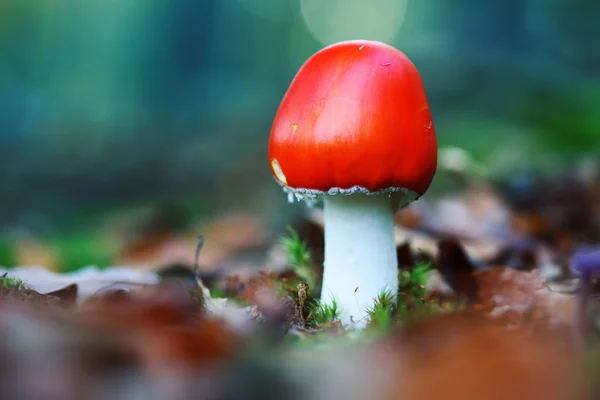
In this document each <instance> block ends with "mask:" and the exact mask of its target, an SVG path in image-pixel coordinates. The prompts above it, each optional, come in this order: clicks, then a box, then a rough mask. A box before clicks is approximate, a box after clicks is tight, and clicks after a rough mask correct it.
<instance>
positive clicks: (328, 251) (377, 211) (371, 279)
mask: <svg viewBox="0 0 600 400" xmlns="http://www.w3.org/2000/svg"><path fill="white" fill-rule="evenodd" d="M324 219H325V221H324V222H325V262H324V271H323V286H322V290H321V301H322V302H324V303H326V304H329V303H330V301H331V298H332V296H333V297H334V298H335V300H336V301H337V303H338V306H339V307H340V308H341V309H342V315H341V319H342V323H343V324H344V325H347V324H351V325H352V326H354V327H357V328H362V327H364V326H365V325H366V324H367V323H368V314H367V310H368V309H369V308H370V307H372V306H373V304H374V300H375V299H376V298H377V295H378V294H379V293H380V292H381V291H383V290H387V291H390V292H391V293H392V294H393V295H396V294H397V291H398V259H397V256H396V245H395V241H394V223H393V212H392V203H391V201H390V198H389V196H388V195H385V194H382V195H366V194H353V195H334V196H325V198H324Z"/></svg>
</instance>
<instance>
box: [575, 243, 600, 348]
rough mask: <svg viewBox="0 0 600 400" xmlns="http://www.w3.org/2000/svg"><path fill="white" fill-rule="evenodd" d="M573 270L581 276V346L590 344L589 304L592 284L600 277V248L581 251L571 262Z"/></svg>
mask: <svg viewBox="0 0 600 400" xmlns="http://www.w3.org/2000/svg"><path fill="white" fill-rule="evenodd" d="M571 269H572V270H573V272H574V273H575V274H576V275H578V276H579V278H580V284H579V301H578V307H577V308H578V309H577V313H576V318H577V321H576V323H575V324H574V327H575V340H576V343H577V345H579V346H582V347H584V346H587V345H588V342H589V332H590V330H591V327H590V316H589V303H590V298H591V296H592V282H593V280H594V279H595V278H597V277H599V276H600V248H594V249H581V250H579V251H577V252H576V253H575V254H574V255H573V258H572V260H571Z"/></svg>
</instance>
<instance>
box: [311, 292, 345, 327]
mask: <svg viewBox="0 0 600 400" xmlns="http://www.w3.org/2000/svg"><path fill="white" fill-rule="evenodd" d="M308 308H309V313H308V320H309V321H310V322H312V323H314V324H316V325H317V326H318V325H322V324H327V323H331V322H334V321H336V320H338V319H339V318H340V315H341V312H342V310H341V308H340V307H339V305H338V303H337V300H336V299H335V298H334V297H332V298H331V299H330V300H329V302H327V303H326V302H323V301H321V300H313V301H312V302H311V303H310V305H309V306H308Z"/></svg>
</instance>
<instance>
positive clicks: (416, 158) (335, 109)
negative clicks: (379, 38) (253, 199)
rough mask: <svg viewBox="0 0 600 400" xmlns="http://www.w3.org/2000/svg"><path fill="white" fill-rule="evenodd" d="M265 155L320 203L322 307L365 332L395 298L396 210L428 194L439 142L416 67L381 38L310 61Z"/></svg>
mask: <svg viewBox="0 0 600 400" xmlns="http://www.w3.org/2000/svg"><path fill="white" fill-rule="evenodd" d="M268 156H269V161H270V167H271V171H272V173H273V175H274V177H275V180H276V181H277V182H278V183H279V184H280V185H281V186H282V187H283V189H284V190H285V191H286V192H288V197H289V199H290V201H293V200H294V198H295V199H298V200H305V201H307V202H308V203H309V204H314V202H316V201H317V200H320V199H322V200H323V209H324V211H323V213H324V223H325V260H324V272H323V284H322V289H321V300H322V301H324V302H327V301H329V300H330V299H331V298H335V300H336V301H337V303H338V305H339V306H340V307H341V309H342V317H341V319H342V322H343V323H344V324H346V325H348V324H353V325H354V326H355V327H361V326H364V325H366V323H367V322H368V321H366V316H367V310H368V308H369V307H371V306H372V305H373V303H374V299H375V298H376V297H377V295H378V293H380V292H381V291H384V290H385V291H387V292H388V293H391V294H393V295H396V294H397V291H398V262H397V258H396V247H395V242H394V224H393V213H394V211H395V210H397V209H399V208H401V207H404V206H406V205H407V204H409V203H410V202H412V201H414V200H416V199H418V198H419V197H420V196H421V195H423V194H424V193H425V192H426V190H427V189H428V188H429V185H430V184H431V181H432V180H433V176H434V174H435V171H436V167H437V141H436V136H435V131H434V126H433V121H432V117H431V112H430V110H429V105H428V101H427V98H426V95H425V89H424V87H423V82H422V80H421V77H420V75H419V72H418V71H417V68H416V67H415V66H414V64H413V63H412V62H411V61H410V60H409V58H408V57H407V56H406V55H404V54H403V53H402V52H400V51H399V50H397V49H395V48H394V47H392V46H390V45H387V44H384V43H380V42H375V41H366V40H356V41H345V42H340V43H336V44H333V45H331V46H328V47H326V48H324V49H322V50H320V51H318V52H317V53H315V54H314V55H312V56H311V57H310V58H309V59H308V60H307V61H306V62H305V64H304V65H303V66H302V67H301V68H300V70H299V71H298V73H297V74H296V76H295V78H294V79H293V81H292V83H291V85H290V87H289V88H288V90H287V92H286V94H285V96H284V97H283V100H282V102H281V104H280V106H279V109H278V111H277V114H276V116H275V119H274V122H273V126H272V130H271V135H270V139H269V149H268Z"/></svg>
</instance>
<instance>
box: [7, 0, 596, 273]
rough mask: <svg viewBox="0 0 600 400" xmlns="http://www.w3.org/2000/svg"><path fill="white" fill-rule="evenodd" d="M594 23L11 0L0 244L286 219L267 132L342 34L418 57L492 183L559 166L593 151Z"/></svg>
mask: <svg viewBox="0 0 600 400" xmlns="http://www.w3.org/2000/svg"><path fill="white" fill-rule="evenodd" d="M598 21H600V2H599V1H597V0H503V1H500V0H498V1H494V0H489V1H481V0H200V1H198V0H196V1H192V0H169V1H164V0H119V1H117V0H79V1H75V0H0V183H1V184H0V199H1V200H0V204H1V206H0V227H1V228H2V232H1V233H2V236H3V237H7V236H11V237H15V235H17V236H18V235H19V234H21V233H22V232H28V234H35V235H46V236H50V237H52V235H58V233H57V232H60V233H61V235H60V237H70V236H69V235H71V236H74V237H76V238H77V242H76V245H73V244H72V242H69V243H71V244H70V245H71V246H74V247H75V248H77V249H78V251H81V249H85V248H86V246H88V245H87V244H85V237H82V236H81V234H80V233H78V232H80V230H81V229H84V228H82V227H86V226H87V227H88V228H87V229H88V230H89V229H90V228H89V226H91V225H88V224H89V221H90V220H94V221H98V220H103V219H105V218H106V216H107V214H112V213H114V212H119V210H122V209H128V208H135V207H138V206H146V205H149V206H153V205H157V204H171V205H172V204H176V205H183V206H184V207H185V210H186V212H188V213H189V214H190V215H206V214H211V213H216V212H220V211H222V210H230V209H244V210H251V211H252V212H254V213H256V214H257V215H260V216H261V217H264V218H265V219H267V220H269V221H277V220H280V221H282V220H286V219H289V215H290V213H295V212H299V209H300V207H297V206H290V205H288V204H287V203H286V197H285V196H284V195H283V193H281V191H280V189H279V187H278V186H277V185H276V184H274V182H273V180H272V177H271V174H270V171H269V169H268V163H267V160H266V151H267V139H268V136H269V130H270V126H271V122H272V119H273V117H274V115H275V112H276V110H277V106H278V104H279V101H280V100H281V98H282V96H283V94H284V93H285V90H286V89H287V86H288V84H289V83H290V81H291V79H292V78H293V76H294V74H295V72H296V71H297V69H298V68H299V67H300V66H301V64H302V63H303V62H304V61H305V60H306V59H307V58H308V57H309V56H310V55H311V54H312V53H314V52H315V51H317V50H318V49H320V48H322V47H323V46H325V45H328V44H331V43H333V42H336V41H340V40H347V39H374V40H380V41H384V42H387V43H389V44H392V45H394V46H396V47H398V48H399V49H401V50H402V51H404V52H405V53H406V54H407V55H408V56H409V57H410V58H411V59H412V60H413V61H414V63H415V64H416V66H417V67H418V68H419V70H420V71H421V74H422V77H423V79H424V82H425V86H426V89H427V93H428V96H429V100H430V103H431V108H432V112H433V115H434V121H435V124H436V131H437V134H438V140H439V143H440V145H441V146H444V145H451V146H458V147H461V148H463V149H465V150H467V151H469V152H471V153H472V155H473V157H474V158H475V159H477V160H478V161H479V162H481V163H483V164H485V165H486V166H488V167H489V168H490V169H491V170H492V171H493V172H494V173H496V174H498V175H507V174H512V173H515V172H518V171H522V170H527V169H532V168H533V169H544V170H556V169H560V168H566V167H567V166H569V165H570V164H571V163H574V162H578V161H579V160H581V159H585V158H586V157H595V156H596V155H597V154H599V150H600V49H599V47H598V40H599V39H600V23H598ZM435 191H436V184H435V183H434V185H433V187H432V193H435ZM274 223H276V222H274ZM94 240H95V239H93V238H92V239H90V242H93V241H94ZM82 243H83V244H82ZM8 247H10V246H8V245H5V244H3V243H2V242H0V264H3V263H4V264H10V262H11V255H10V254H9V253H10V251H8V250H6V251H5V250H3V249H4V248H8ZM68 247H69V246H63V247H61V248H68ZM91 253H92V254H94V252H93V251H92V252H91ZM94 256H95V254H94ZM90 257H92V256H90ZM99 259H102V257H99ZM85 261H91V260H86V259H85V257H83V260H79V259H78V262H85Z"/></svg>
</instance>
